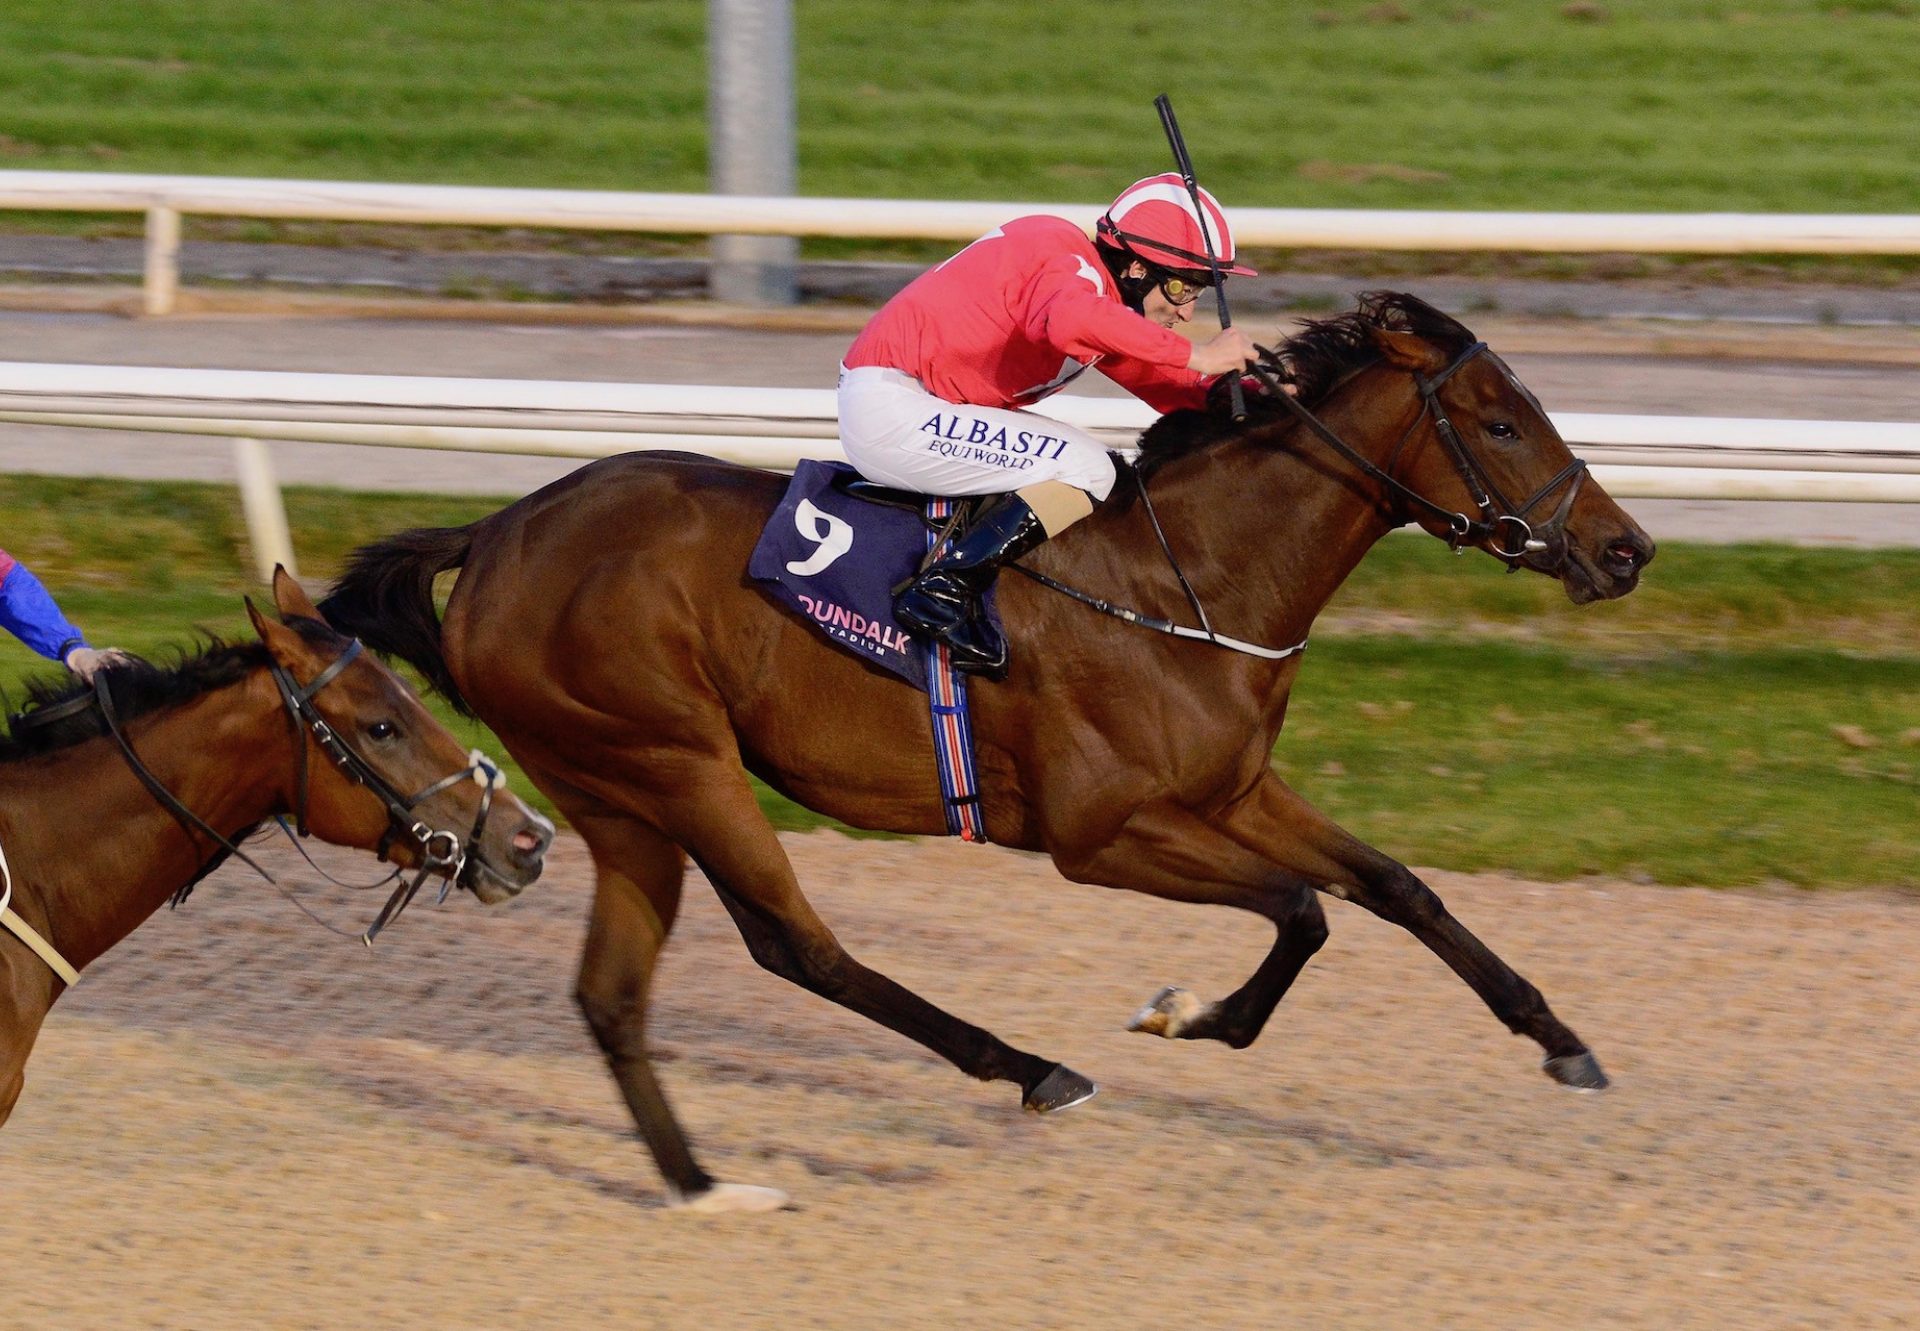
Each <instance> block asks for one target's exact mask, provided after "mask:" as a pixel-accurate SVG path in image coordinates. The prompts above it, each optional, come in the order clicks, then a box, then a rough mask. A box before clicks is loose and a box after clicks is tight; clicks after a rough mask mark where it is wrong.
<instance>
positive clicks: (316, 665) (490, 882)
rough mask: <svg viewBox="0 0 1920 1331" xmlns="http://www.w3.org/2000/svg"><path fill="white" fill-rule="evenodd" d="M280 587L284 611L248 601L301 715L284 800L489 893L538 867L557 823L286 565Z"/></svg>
mask: <svg viewBox="0 0 1920 1331" xmlns="http://www.w3.org/2000/svg"><path fill="white" fill-rule="evenodd" d="M273 599H274V603H275V606H276V607H277V609H278V610H279V612H280V621H281V622H276V621H274V620H272V619H270V618H268V617H267V616H265V615H263V614H261V613H260V611H259V610H258V609H256V608H255V607H254V605H253V603H252V602H251V601H249V602H248V603H247V613H248V614H249V615H250V616H251V617H252V619H253V627H254V630H255V632H257V633H258V634H259V635H260V638H261V641H263V642H264V643H265V644H266V646H267V651H268V653H269V654H270V655H271V657H272V660H273V664H274V667H275V673H276V675H277V677H278V682H279V686H280V689H281V693H282V695H283V698H284V700H285V702H286V705H287V707H288V708H289V709H290V710H292V711H294V712H295V713H296V714H297V716H298V721H299V738H300V746H301V747H300V758H299V760H298V762H296V763H295V764H292V765H290V766H291V770H290V771H289V772H288V774H287V777H286V780H287V784H288V789H287V790H286V791H285V792H284V797H285V800H286V804H287V807H289V808H291V809H293V810H294V811H295V813H296V815H297V816H298V817H299V818H300V820H301V821H302V822H303V823H304V824H305V825H306V826H308V827H310V828H311V829H312V830H313V832H314V833H315V834H316V835H318V836H320V837H321V838H323V839H324V840H327V841H332V842H336V843H338V844H340V845H347V846H357V847H359V848H361V849H364V850H378V851H380V852H381V853H383V854H384V855H385V856H386V857H387V858H388V859H391V860H392V861H394V863H396V864H398V865H400V866H402V867H404V868H415V867H418V866H422V865H425V866H427V867H429V868H432V869H435V870H437V871H438V872H440V873H442V874H446V875H453V876H456V877H457V879H458V881H459V882H460V884H461V885H462V886H465V887H469V888H471V889H472V891H473V893H474V895H475V896H477V897H479V898H480V900H482V901H484V902H487V903H489V904H491V903H494V902H498V901H504V900H506V899H508V898H509V897H512V896H514V895H516V894H517V893H518V892H519V891H520V890H521V889H522V888H524V887H526V886H527V884H529V883H531V882H532V881H533V880H534V879H535V878H538V877H539V876H540V869H541V866H542V863H543V860H544V857H545V854H546V849H547V846H548V844H549V843H550V842H551V841H552V840H553V825H552V824H551V823H549V822H548V821H547V820H546V819H545V818H543V817H541V816H540V815H539V814H538V813H535V812H534V811H533V810H531V809H529V808H527V807H526V805H524V804H522V803H521V802H520V801H519V800H518V799H517V798H515V797H514V796H513V795H511V794H509V793H508V792H507V791H506V790H504V789H503V788H501V786H502V778H501V777H500V776H499V774H498V771H497V769H496V768H495V767H494V766H493V765H492V764H491V763H490V762H488V761H487V760H486V759H485V758H484V757H482V756H481V755H480V754H479V753H478V752H477V751H474V752H471V753H470V752H469V751H468V750H466V749H465V748H463V747H462V746H461V744H460V742H459V741H458V740H457V739H455V738H454V737H453V735H452V734H450V733H449V732H448V731H447V729H446V728H445V727H444V726H442V725H441V724H440V723H439V722H438V721H436V720H435V719H434V718H433V716H432V714H431V713H429V712H428V711H427V709H426V708H425V707H423V706H421V704H420V700H419V699H418V698H416V697H415V696H414V694H413V691H412V690H411V689H409V688H408V687H407V686H406V684H405V683H404V682H402V681H401V679H400V678H399V676H397V675H395V674H394V673H393V672H392V671H391V670H389V669H387V668H386V667H385V666H384V665H382V664H380V663H379V662H378V661H376V660H375V659H374V658H373V657H372V655H370V654H368V653H366V652H362V651H361V650H360V649H359V644H358V643H357V642H354V641H352V640H350V639H348V638H343V637H341V636H340V635H339V634H337V633H335V632H334V631H333V630H332V629H331V628H329V627H328V626H327V624H326V621H325V620H323V619H322V618H321V617H320V612H319V611H318V610H316V609H315V608H314V606H313V602H312V601H310V600H309V599H308V598H307V595H306V593H305V592H303V591H302V590H301V589H300V585H299V584H298V583H296V582H295V581H294V580H293V579H292V578H291V577H289V576H288V575H287V573H286V571H285V570H284V569H280V570H276V571H275V574H274V580H273Z"/></svg>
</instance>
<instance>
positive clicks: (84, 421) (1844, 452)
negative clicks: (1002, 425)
mask: <svg viewBox="0 0 1920 1331" xmlns="http://www.w3.org/2000/svg"><path fill="white" fill-rule="evenodd" d="M1044 410H1045V413H1046V414H1047V415H1051V416H1054V417H1056V418H1057V419H1059V420H1062V421H1066V422H1069V423H1071V424H1074V425H1078V426H1081V427H1083V428H1085V429H1088V430H1091V431H1093V432H1094V433H1095V434H1096V435H1097V436H1099V437H1100V438H1102V439H1105V440H1107V441H1108V442H1110V443H1112V444H1113V445H1114V446H1115V447H1119V448H1124V447H1128V446H1130V445H1131V444H1132V443H1133V441H1134V439H1135V438H1136V437H1137V436H1138V434H1139V432H1140V430H1141V429H1143V428H1144V427H1145V426H1146V425H1147V424H1148V423H1149V422H1150V421H1151V420H1152V419H1153V415H1154V413H1153V411H1152V409H1151V408H1149V407H1147V406H1146V405H1145V404H1144V403H1141V402H1138V401H1135V400H1133V399H1131V398H1096V397H1085V396H1077V395H1073V394H1062V395H1060V396H1058V397H1053V398H1049V399H1048V400H1047V401H1046V403H1045V404H1044ZM1552 419H1553V422H1554V424H1555V426H1556V427H1558V429H1559V430H1560V433H1561V434H1562V435H1563V436H1564V437H1565V438H1566V440H1567V442H1568V443H1569V444H1571V445H1572V446H1573V448H1574V449H1575V451H1576V452H1578V453H1580V454H1581V455H1582V456H1584V457H1586V458H1587V459H1588V460H1589V461H1590V462H1592V463H1593V471H1594V476H1595V478H1596V479H1597V480H1599V481H1600V482H1601V484H1603V485H1605V486H1606V487H1607V489H1608V490H1609V491H1610V492H1612V493H1613V494H1614V495H1616V496H1619V497H1622V498H1675V499H1794V500H1811V499H1820V500H1852V501H1860V502H1867V501H1877V502H1898V503H1920V423H1910V422H1878V421H1823V420H1755V419H1743V418H1737V417H1708V416H1626V415H1610V414H1596V413H1581V412H1572V413H1562V412H1556V413H1553V417H1552ZM0 421H8V422H15V423H19V424H37V425H70V426H84V427H90V428H97V429H114V430H138V431H144V432H151V433H163V434H164V433H173V434H194V435H218V436H226V437H231V438H232V439H234V440H235V449H236V460H237V463H238V467H239V471H240V482H241V492H242V500H243V504H244V506H245V509H246V514H247V524H248V531H249V534H250V536H251V538H252V545H253V551H254V557H255V561H256V563H257V564H258V565H259V567H260V569H261V570H262V572H263V573H271V571H272V568H273V565H274V563H275V562H276V561H277V562H281V563H285V564H286V565H287V566H288V567H289V568H292V567H293V552H292V548H291V545H292V543H291V539H290V536H289V534H288V531H287V524H286V516H285V508H284V506H283V505H282V503H281V500H280V492H279V488H278V486H277V485H276V483H275V482H274V479H273V476H272V468H271V463H270V459H269V457H268V453H267V447H266V441H269V440H302V441H311V442H319V443H342V444H371V445H376V446H385V447H390V448H428V449H448V450H455V451H461V452H484V453H517V454H533V455H544V456H549V457H577V458H595V457H605V456H607V455H609V454H613V453H624V452H628V451H631V450H636V449H685V450H690V451H694V452H700V453H707V454H711V455H712V456H714V457H719V458H724V459H727V460H728V461H732V462H739V463H743V464H746V465H748V466H755V467H767V468H773V469H791V468H792V467H793V465H794V464H795V463H796V462H797V461H798V460H800V459H801V458H839V457H841V456H842V454H841V452H840V445H839V440H838V423H837V417H836V408H835V399H834V394H833V392H832V391H831V390H829V389H809V388H802V389H795V388H729V387H712V386H685V385H663V384H620V383H597V382H586V381H581V382H576V381H567V380H539V379H450V378H425V377H415V376H401V375H364V374H307V373H281V372H274V371H259V370H188V369H162V368H153V367H142V366H115V365H57V364H37V363H32V362H19V361H14V362H0Z"/></svg>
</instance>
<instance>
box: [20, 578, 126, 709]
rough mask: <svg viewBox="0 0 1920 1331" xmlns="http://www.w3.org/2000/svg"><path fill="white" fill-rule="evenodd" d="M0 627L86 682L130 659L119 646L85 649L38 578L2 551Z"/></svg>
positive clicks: (86, 647)
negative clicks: (98, 673) (98, 672)
mask: <svg viewBox="0 0 1920 1331" xmlns="http://www.w3.org/2000/svg"><path fill="white" fill-rule="evenodd" d="M0 628H4V629H5V630H6V631H7V632H9V633H11V634H12V635H13V636H14V637H16V638H18V639H20V641H21V642H24V643H25V644H26V645H27V646H29V647H31V648H32V649H33V650H34V651H36V652H38V653H39V654H40V655H42V656H44V657H46V658H47V659H48V660H49V661H58V662H60V663H61V664H63V665H64V666H66V668H67V669H69V670H71V671H72V672H73V673H74V674H76V675H78V676H79V677H80V678H81V679H82V680H83V681H85V682H87V683H91V682H92V681H93V676H94V674H95V672H96V671H99V670H101V669H103V668H105V667H107V666H115V665H120V664H122V663H124V662H126V661H127V660H129V659H130V658H129V657H128V656H127V654H126V653H125V652H123V651H121V650H120V649H119V648H118V647H104V648H99V649H95V648H92V647H89V646H87V640H86V638H85V637H84V636H82V634H81V632H80V630H79V629H77V628H75V627H74V626H73V625H72V624H70V623H68V622H67V617H66V616H65V615H63V614H61V613H60V607H59V606H57V605H55V604H54V602H53V597H52V596H51V595H49V594H48V592H47V589H46V588H45V587H44V586H43V585H41V582H40V579H38V578H36V577H34V576H33V573H32V571H31V570H29V569H28V568H27V566H26V565H25V564H22V563H21V562H20V561H19V560H17V559H15V558H14V557H13V556H12V555H10V554H8V553H7V552H6V551H5V550H0Z"/></svg>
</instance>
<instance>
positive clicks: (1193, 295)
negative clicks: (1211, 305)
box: [1160, 274, 1207, 306]
mask: <svg viewBox="0 0 1920 1331" xmlns="http://www.w3.org/2000/svg"><path fill="white" fill-rule="evenodd" d="M1206 289H1207V288H1206V286H1205V285H1203V284H1201V283H1199V282H1191V281H1188V280H1187V279H1186V278H1184V277H1174V276H1173V275H1172V274H1168V275H1167V276H1166V277H1163V278H1161V279H1160V294H1161V295H1163V296H1165V297H1166V298H1167V304H1169V305H1176V306H1177V305H1191V304H1193V302H1195V301H1196V300H1199V299H1200V293H1201V292H1203V291H1205V290H1206Z"/></svg>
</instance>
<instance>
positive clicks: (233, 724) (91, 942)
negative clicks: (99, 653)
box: [0, 675, 291, 967]
mask: <svg viewBox="0 0 1920 1331" xmlns="http://www.w3.org/2000/svg"><path fill="white" fill-rule="evenodd" d="M261 678H262V677H261V676H259V675H256V676H253V677H251V678H250V679H249V680H248V681H247V682H245V683H241V684H236V685H232V686H230V687H229V688H226V689H220V690H216V691H214V692H212V693H209V694H206V695H204V696H202V697H200V698H196V699H194V700H193V701H191V702H188V703H185V704H183V705H181V706H179V707H176V708H171V709H169V710H168V711H166V712H163V713H156V714H153V715H151V716H147V717H142V718H140V719H139V720H137V721H135V722H133V723H132V724H131V725H130V726H128V727H127V728H126V731H127V734H128V736H129V738H130V739H131V741H132V743H133V746H134V749H135V751H136V752H137V753H138V754H139V755H140V759H141V761H142V762H143V763H145V764H146V765H147V768H148V769H149V770H150V771H151V772H152V773H153V774H154V776H155V777H156V778H158V779H159V781H160V783H161V784H162V785H163V786H165V787H166V788H167V789H168V790H169V791H171V792H172V793H173V794H174V796H175V797H176V798H178V799H179V800H180V801H181V803H183V804H184V805H186V807H187V808H189V809H191V810H192V811H193V812H194V813H195V814H196V815H198V816H199V817H201V818H202V819H204V820H206V822H207V823H208V825H209V826H211V827H213V828H214V829H216V830H217V831H218V832H220V834H221V835H222V836H231V835H232V834H234V833H236V832H238V831H239V830H240V829H242V828H245V827H248V826H251V825H252V824H254V823H257V822H259V821H260V820H261V819H262V818H264V817H266V816H268V815H269V814H270V813H272V812H273V811H274V808H275V806H276V805H277V803H278V802H279V796H278V789H277V784H276V782H274V781H273V780H271V779H270V777H271V776H273V775H277V769H272V764H273V763H276V762H279V763H285V762H290V760H289V759H288V758H287V756H286V754H287V753H288V752H290V751H291V749H290V746H289V748H288V749H287V750H284V751H283V750H282V748H281V743H284V742H285V741H284V740H283V739H282V735H283V730H281V729H280V728H275V727H273V722H274V711H275V710H276V709H275V707H274V700H273V699H272V696H271V695H272V690H271V688H266V687H264V686H263V685H262V684H261V682H260V681H261ZM268 734H271V735H272V736H273V737H274V742H269V743H265V744H263V743H262V742H261V737H262V736H263V735H268ZM270 769H271V770H270ZM0 847H4V849H5V851H6V855H7V861H8V864H9V866H10V868H11V871H12V877H13V883H14V889H15V900H14V907H15V909H16V910H19V911H20V913H21V914H22V916H23V917H25V918H27V919H28V920H29V921H31V922H33V923H35V924H36V927H39V926H42V925H43V926H44V927H43V928H42V932H43V933H45V934H46V935H47V937H48V941H50V942H51V943H52V944H53V946H54V947H55V949H57V950H58V951H59V952H60V953H61V955H63V956H64V957H66V959H67V960H68V961H70V962H72V963H73V964H74V965H75V966H81V967H84V966H85V965H87V963H89V962H91V961H92V960H94V959H95V958H96V957H98V956H99V955H100V954H101V953H103V952H105V951H106V950H107V949H108V948H110V947H112V946H113V945H114V944H115V943H117V942H119V941H120V940H121V939H122V938H124V937H126V935H127V934H128V933H130V932H132V930H133V929H134V928H135V926H137V925H138V924H140V922H141V921H143V920H145V919H146V918H147V917H148V916H149V915H151V914H152V913H153V912H154V911H156V910H158V909H159V908H160V906H161V905H162V904H163V903H164V902H165V901H166V899H167V898H168V897H169V896H171V895H172V894H173V893H174V892H175V891H177V890H179V889H180V888H181V887H184V886H185V885H186V884H187V883H188V882H189V881H191V880H192V878H193V876H194V874H195V873H197V872H198V871H199V869H200V866H201V865H202V864H204V863H206V861H207V860H208V859H209V858H211V857H212V855H213V853H214V850H215V848H214V847H212V846H211V845H210V844H209V843H208V841H207V838H206V836H205V835H204V834H197V835H196V836H195V837H194V838H193V839H192V840H191V842H190V841H189V839H188V837H187V833H186V831H185V829H183V828H182V827H181V826H180V825H179V824H178V823H177V822H175V821H174V818H173V816H172V815H171V814H169V813H168V812H167V811H166V810H165V809H164V808H162V807H161V805H160V803H159V801H158V800H156V799H155V798H154V796H153V794H152V793H151V792H150V791H148V790H147V788H146V786H145V785H143V784H142V783H141V781H140V779H139V778H138V777H137V776H135V775H134V773H133V771H132V769H131V768H130V767H128V765H127V762H126V759H125V758H124V757H123V756H122V755H121V753H120V750H119V748H118V747H117V746H116V745H115V744H114V743H113V741H112V740H111V739H104V738H103V739H97V740H88V741H87V742H85V743H84V744H81V745H79V746H77V747H75V748H72V749H66V750H61V751H59V752H57V753H54V754H51V755H48V756H47V757H45V758H42V759H38V760H28V761H26V762H24V763H15V764H8V765H6V766H0Z"/></svg>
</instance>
